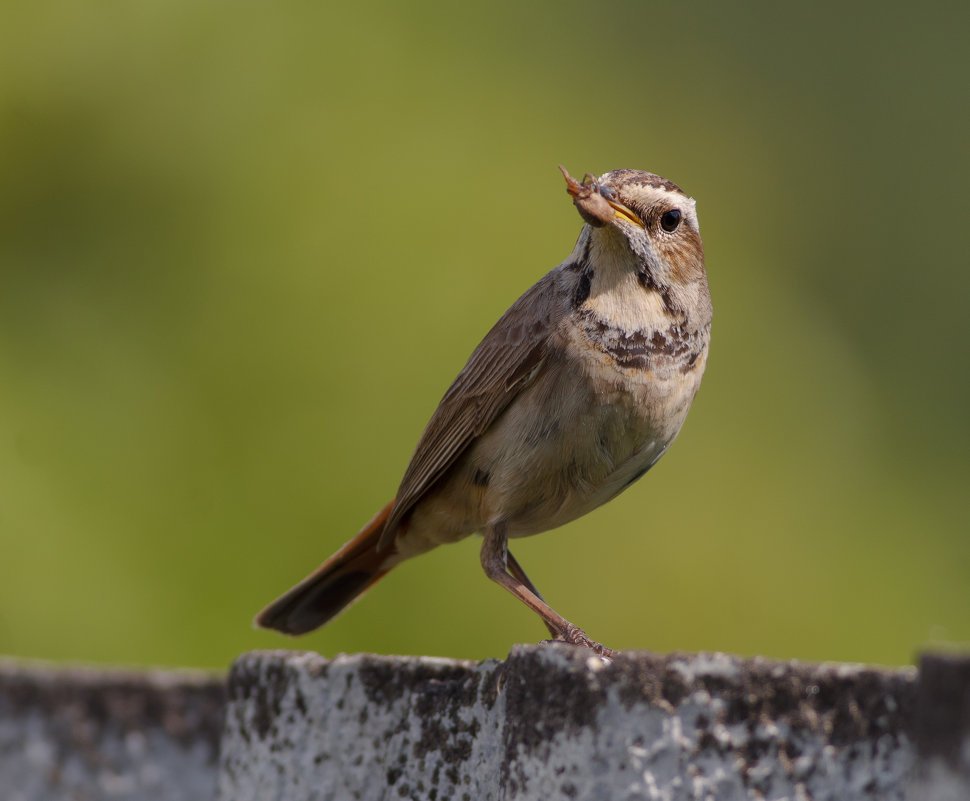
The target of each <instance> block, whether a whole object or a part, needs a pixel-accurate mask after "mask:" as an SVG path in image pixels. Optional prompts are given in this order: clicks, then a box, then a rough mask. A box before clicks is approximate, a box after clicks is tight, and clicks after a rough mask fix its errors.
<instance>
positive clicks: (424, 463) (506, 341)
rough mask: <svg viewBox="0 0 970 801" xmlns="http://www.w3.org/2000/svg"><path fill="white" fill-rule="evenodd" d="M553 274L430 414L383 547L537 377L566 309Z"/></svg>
mask: <svg viewBox="0 0 970 801" xmlns="http://www.w3.org/2000/svg"><path fill="white" fill-rule="evenodd" d="M557 273H558V270H553V271H552V272H550V273H548V274H547V275H546V276H545V277H543V278H542V279H540V280H539V281H538V283H536V284H535V285H534V286H532V288H531V289H529V290H528V291H527V292H526V293H525V294H524V295H522V297H520V298H519V299H518V300H517V301H516V302H515V303H514V304H513V305H512V306H511V307H510V308H509V310H508V311H507V312H505V314H503V315H502V317H501V318H500V319H499V321H498V322H497V323H496V324H495V325H494V326H493V327H492V330H491V331H489V332H488V333H487V334H486V335H485V338H484V339H483V340H482V341H481V343H480V344H479V345H478V347H477V348H475V350H474V351H473V352H472V355H471V356H470V357H469V358H468V362H467V363H466V364H465V366H464V367H463V368H462V370H461V372H460V373H459V374H458V377H457V378H456V379H455V380H454V382H453V383H452V384H451V386H450V387H449V388H448V391H447V392H446V393H445V395H444V397H443V398H442V399H441V403H439V404H438V408H437V409H436V410H435V413H434V414H433V415H432V417H431V420H430V421H429V422H428V425H427V427H426V428H425V430H424V434H422V436H421V439H420V440H419V441H418V445H417V447H416V448H415V450H414V455H413V456H412V457H411V462H410V463H409V464H408V467H407V470H405V472H404V478H403V479H402V480H401V486H400V488H399V489H398V492H397V502H396V503H395V504H394V510H393V511H392V512H391V516H390V518H388V521H387V525H386V526H385V528H384V532H383V534H382V535H381V541H380V544H379V545H378V548H379V549H383V548H386V547H387V546H388V545H389V544H390V543H391V542H392V541H393V539H394V532H395V529H396V528H397V526H398V525H399V524H400V523H401V521H402V520H403V519H404V518H405V516H406V515H407V514H408V512H410V511H411V509H412V508H414V505H415V504H416V503H417V502H418V501H419V500H420V499H421V497H422V496H423V495H424V494H425V493H426V492H427V491H428V490H429V489H430V488H431V487H432V486H433V485H434V484H435V482H436V481H437V480H438V479H439V478H441V476H442V475H443V474H444V473H445V472H446V471H447V470H448V468H449V467H451V466H452V465H453V464H454V463H455V462H456V461H457V460H458V458H459V457H460V456H461V455H462V454H463V453H464V452H465V450H466V449H467V448H468V446H469V445H470V444H471V443H472V442H473V441H474V440H475V439H476V438H477V437H479V436H481V435H482V434H483V433H484V432H485V431H486V430H487V429H488V427H489V426H490V425H491V424H492V422H493V421H494V420H495V419H496V418H497V417H498V416H499V415H500V414H501V413H502V412H503V411H504V410H505V408H506V407H507V406H508V405H509V404H510V403H511V402H512V400H513V399H514V398H515V397H516V395H518V393H519V392H521V391H522V389H523V388H524V387H525V386H526V385H528V384H529V383H530V381H531V379H532V378H534V377H535V375H536V374H537V372H538V371H539V370H540V369H541V366H542V364H543V362H544V360H545V358H546V355H547V353H548V351H549V348H550V347H551V345H550V338H551V334H552V333H553V332H554V331H555V330H556V327H557V325H558V323H559V320H560V318H561V316H562V315H563V314H564V313H565V308H564V305H563V304H562V303H560V302H559V297H558V296H557V293H556V287H557V280H556V279H557Z"/></svg>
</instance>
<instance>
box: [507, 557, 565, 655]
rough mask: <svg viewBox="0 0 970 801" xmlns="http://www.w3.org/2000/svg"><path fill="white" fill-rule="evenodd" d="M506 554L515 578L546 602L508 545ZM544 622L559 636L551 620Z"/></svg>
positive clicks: (552, 632)
mask: <svg viewBox="0 0 970 801" xmlns="http://www.w3.org/2000/svg"><path fill="white" fill-rule="evenodd" d="M505 556H506V557H507V558H508V569H509V572H510V573H511V574H512V575H513V576H514V577H515V578H517V579H518V580H519V581H521V582H522V583H523V584H524V585H525V588H526V589H527V590H529V592H531V593H532V594H533V595H534V596H535V597H536V598H538V599H539V600H540V601H542V602H543V603H545V601H543V599H542V596H541V595H540V594H539V590H537V589H536V585H535V584H533V583H532V581H531V579H530V578H529V577H528V576H527V575H526V574H525V571H524V570H523V569H522V565H520V564H519V561H518V559H516V558H515V557H514V556H512V551H510V550H509V549H508V545H506V548H505ZM542 622H543V623H545V624H546V628H547V629H549V633H550V634H551V635H552V636H553V637H558V636H559V631H558V630H557V629H555V628H554V627H553V626H552V624H551V623H549V621H547V620H546V619H545V618H543V621H542Z"/></svg>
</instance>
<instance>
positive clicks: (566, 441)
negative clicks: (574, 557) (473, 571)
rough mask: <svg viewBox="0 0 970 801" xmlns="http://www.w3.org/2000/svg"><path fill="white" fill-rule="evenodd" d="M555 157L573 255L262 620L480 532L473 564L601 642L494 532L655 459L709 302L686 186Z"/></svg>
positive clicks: (561, 511)
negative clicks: (573, 168) (360, 513)
mask: <svg viewBox="0 0 970 801" xmlns="http://www.w3.org/2000/svg"><path fill="white" fill-rule="evenodd" d="M559 169H560V170H561V172H562V174H563V177H564V178H565V180H566V191H567V192H568V194H569V195H570V197H571V198H572V201H573V203H574V205H575V207H576V209H577V210H578V212H579V214H580V216H581V218H582V220H583V222H584V225H583V227H582V230H581V231H580V233H579V237H578V239H577V241H576V244H575V247H574V248H573V251H572V253H571V254H570V255H569V257H568V258H567V259H566V260H565V261H564V262H562V264H560V265H559V266H558V267H555V268H554V269H553V270H551V271H550V272H549V273H547V274H546V275H545V276H544V277H542V278H541V279H540V280H539V281H538V282H537V283H536V284H534V285H533V286H532V287H531V288H530V289H528V290H527V291H526V292H525V294H523V295H522V296H521V297H520V298H519V299H518V300H517V301H516V302H515V303H513V304H512V306H511V307H510V308H509V309H508V311H506V312H505V314H503V315H502V317H501V318H500V319H499V320H498V322H497V323H496V324H495V325H494V326H493V327H492V329H491V330H490V331H489V332H488V333H487V334H486V335H485V337H484V339H482V341H481V343H480V344H479V345H478V347H476V348H475V350H474V351H473V352H472V354H471V356H470V357H469V359H468V362H467V363H466V364H465V366H464V368H463V369H462V370H461V372H460V373H459V374H458V376H457V378H455V380H454V382H453V383H452V384H451V386H450V387H449V389H448V390H447V392H446V393H445V395H444V397H443V398H442V399H441V401H440V403H439V404H438V407H437V408H436V409H435V411H434V414H433V415H432V416H431V420H430V421H429V423H428V425H427V427H426V428H425V430H424V433H423V434H422V436H421V438H420V440H419V441H418V444H417V446H416V448H415V450H414V453H413V455H412V457H411V460H410V463H409V464H408V466H407V468H406V470H405V472H404V477H403V478H402V480H401V483H400V486H399V487H398V490H397V494H396V495H395V497H394V499H393V500H391V501H390V502H389V503H388V504H387V505H385V506H384V507H383V508H382V509H381V510H380V511H379V512H378V513H377V514H376V515H375V516H374V517H373V518H372V519H371V520H370V522H369V523H367V525H365V526H364V527H363V529H361V531H360V532H359V533H358V534H357V535H356V536H355V537H354V538H353V539H351V540H350V541H349V542H347V543H346V544H345V545H344V546H343V547H342V548H341V549H340V550H338V551H337V552H336V553H335V554H334V555H333V556H331V557H330V558H329V559H327V560H326V561H325V562H324V563H323V564H322V565H320V567H319V568H317V569H316V570H315V571H313V572H312V573H311V574H310V575H308V576H307V577H306V578H305V579H303V580H302V581H300V582H299V583H298V584H296V585H295V586H294V587H293V588H292V589H290V590H288V591H287V592H285V593H284V594H283V595H282V596H280V597H279V598H278V599H277V600H275V601H273V602H272V603H271V604H269V605H268V606H267V607H266V608H265V609H263V610H262V611H261V612H260V613H259V615H258V616H257V617H256V620H255V623H256V625H257V626H258V627H262V628H267V629H274V630H277V631H279V632H282V633H284V634H289V635H299V634H304V633H307V632H309V631H312V630H314V629H316V628H317V627H319V626H321V625H323V624H324V623H326V622H327V621H329V620H331V619H332V618H333V617H335V616H336V615H337V614H338V613H340V612H341V611H343V610H344V608H345V607H347V606H348V605H349V604H350V603H351V602H353V601H355V600H356V599H357V598H358V597H359V596H360V595H362V594H363V593H364V592H365V591H366V590H368V589H369V588H371V587H372V586H373V585H374V584H375V583H376V582H377V581H378V580H379V579H381V578H382V577H383V576H385V575H386V574H387V573H388V571H390V570H391V569H392V568H394V567H396V566H397V565H399V564H400V563H401V562H404V561H406V560H408V559H411V558H412V557H415V556H418V555H420V554H422V553H425V552H427V551H429V550H431V549H432V548H435V547H437V546H439V545H443V544H446V543H452V542H456V541H458V540H461V539H464V538H465V537H468V536H471V535H476V534H480V535H481V536H482V546H481V552H480V554H481V564H482V568H483V569H484V572H485V574H486V576H488V578H489V579H491V580H492V581H494V582H496V583H497V584H499V585H500V586H502V587H504V588H505V589H506V590H508V591H509V592H510V593H512V595H514V596H515V597H516V598H518V599H519V600H521V601H522V602H523V603H524V604H525V605H526V606H528V607H529V608H530V609H532V610H533V611H534V612H536V613H537V614H538V615H539V617H540V618H541V619H542V621H543V622H544V623H545V625H546V627H547V629H548V630H549V633H550V634H551V636H552V638H553V639H554V640H559V641H563V642H566V643H571V644H573V645H579V646H584V647H586V648H589V649H591V650H592V651H593V652H594V653H597V654H601V655H604V656H609V655H611V654H612V653H613V651H612V649H610V648H608V647H606V646H604V645H602V644H600V643H598V642H596V641H595V640H593V639H591V638H590V637H589V636H588V635H587V634H586V632H585V631H583V630H582V629H581V628H579V627H578V626H576V625H574V624H572V623H570V622H569V621H568V620H566V619H565V618H563V617H562V616H560V615H559V614H558V613H556V612H555V611H554V610H553V609H552V607H551V606H549V605H548V604H547V603H546V602H545V600H544V599H543V598H542V596H541V595H540V594H539V591H538V590H537V589H536V587H535V585H534V584H533V583H532V582H531V581H530V579H529V577H528V576H527V575H526V573H525V571H524V570H523V569H522V567H521V565H520V564H519V563H518V561H517V560H516V559H515V557H514V556H513V555H512V553H511V551H510V550H509V547H508V543H509V540H510V539H516V538H519V537H527V536H531V535H533V534H538V533H540V532H544V531H548V530H550V529H554V528H557V527H559V526H562V525H564V524H565V523H568V522H570V521H572V520H575V519H576V518H578V517H580V516H582V515H584V514H586V513H587V512H590V511H592V510H593V509H595V508H596V507H598V506H600V505H602V504H604V503H606V502H607V501H609V500H611V499H613V498H615V497H616V496H617V495H619V494H620V493H621V492H623V490H625V489H626V488H628V487H629V486H630V485H632V484H633V483H634V482H636V481H637V480H638V479H639V478H641V477H642V476H643V475H644V474H645V473H646V472H647V471H648V470H649V469H650V468H651V467H652V466H653V465H654V464H656V462H657V461H658V460H659V459H660V457H661V456H663V454H664V453H665V452H666V451H667V449H668V448H669V447H670V445H671V443H672V442H673V441H674V439H675V438H676V436H677V434H678V433H679V431H680V429H681V426H682V425H683V423H684V420H685V418H686V416H687V412H688V410H689V409H690V406H691V404H692V402H693V400H694V396H695V395H696V393H697V391H698V388H699V387H700V384H701V378H702V376H703V374H704V369H705V367H706V365H707V358H708V351H709V347H710V332H711V319H712V314H713V308H712V304H711V295H710V291H709V288H708V281H707V273H706V270H705V266H704V248H703V244H702V241H701V236H700V230H699V226H698V220H697V212H696V203H695V201H694V199H693V198H691V197H689V196H688V195H687V194H686V193H685V192H684V191H683V190H681V189H680V187H678V186H677V185H676V184H674V183H672V182H671V181H668V180H667V179H665V178H661V177H660V176H658V175H655V174H654V173H650V172H645V171H642V170H632V169H618V170H612V171H609V172H606V173H604V174H602V175H600V176H599V177H596V176H594V175H591V174H589V173H587V174H586V175H585V176H584V177H583V179H582V181H578V180H576V179H575V178H573V177H572V176H571V175H570V174H569V173H568V172H567V171H566V169H565V168H564V167H562V166H560V168H559Z"/></svg>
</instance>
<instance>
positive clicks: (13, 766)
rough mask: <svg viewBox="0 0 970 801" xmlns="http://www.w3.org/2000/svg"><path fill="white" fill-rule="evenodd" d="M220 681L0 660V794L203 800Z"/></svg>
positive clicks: (25, 799) (210, 771) (209, 791)
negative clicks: (56, 666)
mask: <svg viewBox="0 0 970 801" xmlns="http://www.w3.org/2000/svg"><path fill="white" fill-rule="evenodd" d="M224 706H225V690H224V681H223V679H222V677H213V676H204V675H201V674H189V673H178V672H168V673H137V672H127V671H125V672H122V671H101V670H79V669H76V668H70V669H65V668H54V667H50V666H43V665H37V664H31V663H22V662H12V661H0V799H2V801H35V800H36V801H60V799H64V800H65V801H67V799H70V801H93V800H94V799H132V801H134V800H135V799H138V800H139V801H182V800H183V799H185V800H186V801H187V800H188V799H193V801H194V800H195V799H200V800H201V799H211V798H212V797H213V796H214V793H215V787H216V778H217V776H216V767H217V764H218V747H219V736H220V731H221V729H222V719H223V711H224Z"/></svg>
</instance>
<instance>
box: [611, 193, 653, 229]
mask: <svg viewBox="0 0 970 801" xmlns="http://www.w3.org/2000/svg"><path fill="white" fill-rule="evenodd" d="M606 202H607V203H609V204H610V208H612V209H613V211H614V213H615V214H616V216H617V218H618V219H621V220H626V221H627V222H632V223H633V224H634V225H639V226H640V227H641V228H646V226H645V225H644V224H643V220H641V219H640V218H639V217H637V215H636V214H634V213H633V212H632V211H630V210H629V209H628V208H627V207H626V206H624V205H623V204H622V203H617V202H616V201H615V200H610V199H609V198H607V199H606Z"/></svg>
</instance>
